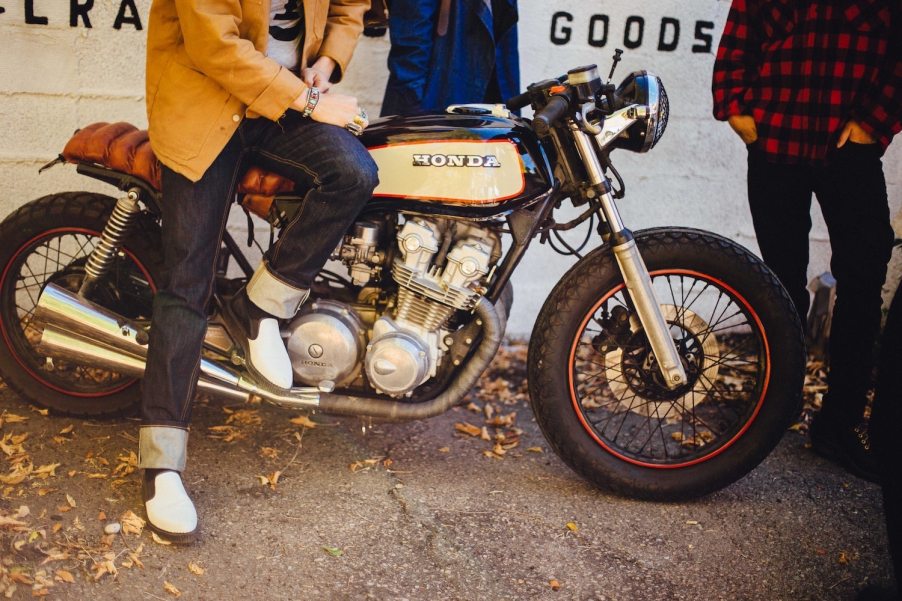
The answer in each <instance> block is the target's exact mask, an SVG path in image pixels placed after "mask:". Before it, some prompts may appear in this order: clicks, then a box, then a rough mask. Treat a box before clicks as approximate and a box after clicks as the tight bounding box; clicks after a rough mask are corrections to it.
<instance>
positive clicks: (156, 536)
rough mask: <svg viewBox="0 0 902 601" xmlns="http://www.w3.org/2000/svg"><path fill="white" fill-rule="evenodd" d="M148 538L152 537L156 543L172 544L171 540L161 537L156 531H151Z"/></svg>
mask: <svg viewBox="0 0 902 601" xmlns="http://www.w3.org/2000/svg"><path fill="white" fill-rule="evenodd" d="M150 538H152V539H153V542H155V543H157V544H158V545H171V544H172V541H168V540H166V539H165V538H163V537H161V536H160V535H159V534H157V533H156V532H151V533H150Z"/></svg>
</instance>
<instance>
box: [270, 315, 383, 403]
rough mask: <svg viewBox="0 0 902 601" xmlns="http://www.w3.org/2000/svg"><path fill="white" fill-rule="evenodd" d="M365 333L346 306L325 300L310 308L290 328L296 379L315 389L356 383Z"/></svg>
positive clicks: (291, 355) (289, 352)
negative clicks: (323, 384)
mask: <svg viewBox="0 0 902 601" xmlns="http://www.w3.org/2000/svg"><path fill="white" fill-rule="evenodd" d="M365 331H366V329H365V327H364V325H363V322H362V321H361V320H360V318H359V317H358V316H357V314H356V313H355V312H354V311H353V309H351V308H350V307H348V306H347V305H345V304H342V303H338V302H335V301H329V300H322V301H316V302H314V303H310V304H308V305H306V306H305V307H304V308H303V309H302V311H301V313H300V314H299V315H298V316H297V317H295V318H294V320H293V321H292V322H291V325H290V326H289V337H288V344H287V346H288V356H289V357H290V358H291V366H292V369H293V370H294V375H295V378H296V379H297V380H299V381H301V382H303V383H305V384H310V385H313V386H317V385H319V384H320V383H322V382H333V383H334V384H335V386H343V385H345V384H347V383H348V382H350V381H351V380H353V379H354V378H355V377H356V376H357V374H358V373H359V371H360V367H361V364H362V360H363V353H364V350H365V348H366V338H365V336H366V334H365Z"/></svg>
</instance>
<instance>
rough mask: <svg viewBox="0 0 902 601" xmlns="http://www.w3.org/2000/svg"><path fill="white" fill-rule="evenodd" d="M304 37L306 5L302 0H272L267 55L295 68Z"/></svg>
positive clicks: (285, 65)
mask: <svg viewBox="0 0 902 601" xmlns="http://www.w3.org/2000/svg"><path fill="white" fill-rule="evenodd" d="M303 39H304V7H303V6H302V5H301V2H300V0H272V10H271V12H270V16H269V47H268V48H267V49H266V54H267V56H269V57H270V58H272V59H273V60H275V61H276V62H277V63H279V64H280V65H282V66H283V67H285V68H287V69H291V70H294V69H296V68H297V66H298V62H299V61H300V50H299V48H300V45H301V41H302V40H303Z"/></svg>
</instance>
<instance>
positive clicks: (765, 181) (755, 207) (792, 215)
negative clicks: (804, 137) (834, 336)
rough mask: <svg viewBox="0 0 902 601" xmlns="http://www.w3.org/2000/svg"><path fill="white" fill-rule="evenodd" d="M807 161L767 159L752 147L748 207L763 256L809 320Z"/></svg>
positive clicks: (800, 316) (809, 199)
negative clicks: (790, 162)
mask: <svg viewBox="0 0 902 601" xmlns="http://www.w3.org/2000/svg"><path fill="white" fill-rule="evenodd" d="M809 173H810V168H809V167H808V166H806V165H783V164H779V163H771V162H768V161H767V160H766V159H765V158H764V154H763V153H762V152H761V151H759V150H757V149H755V147H754V146H752V147H750V148H749V157H748V194H749V209H750V210H751V213H752V223H753V224H754V227H755V237H756V238H757V240H758V247H759V248H760V249H761V257H762V258H763V259H764V262H765V263H766V264H767V266H768V267H770V268H771V270H773V272H774V273H775V274H776V275H777V278H779V280H780V282H782V283H783V287H784V288H786V290H787V292H789V296H790V298H792V301H793V303H794V304H795V306H796V310H797V311H798V312H799V318H800V319H801V320H802V323H805V320H806V318H807V314H808V304H809V302H810V300H809V294H808V287H807V284H808V281H807V280H808V232H809V231H810V230H811V180H810V177H809Z"/></svg>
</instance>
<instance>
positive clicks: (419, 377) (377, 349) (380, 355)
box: [366, 317, 432, 396]
mask: <svg viewBox="0 0 902 601" xmlns="http://www.w3.org/2000/svg"><path fill="white" fill-rule="evenodd" d="M431 371H432V361H431V360H430V353H429V345H428V342H426V341H425V340H423V339H422V338H421V337H420V336H419V335H417V333H415V332H413V331H405V330H402V329H400V328H399V327H398V325H397V324H396V323H395V322H394V321H393V320H392V319H390V318H388V317H381V318H380V319H379V320H377V321H376V324H375V325H374V327H373V340H372V341H371V342H370V344H369V346H368V347H367V352H366V375H367V378H368V379H369V381H370V384H372V385H373V387H374V388H375V389H376V390H378V391H380V392H384V393H388V394H390V395H392V396H402V395H404V394H407V393H408V392H411V391H412V390H413V389H414V388H416V387H417V386H419V385H420V384H422V383H423V381H425V380H426V378H428V377H429V375H430V372H431Z"/></svg>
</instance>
